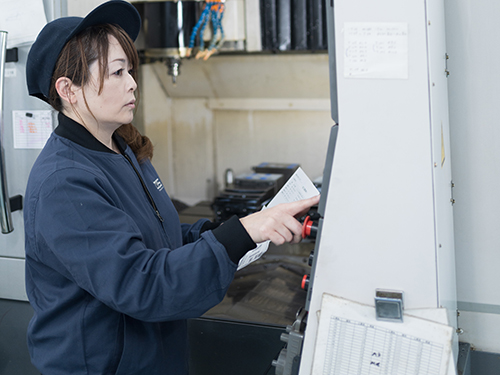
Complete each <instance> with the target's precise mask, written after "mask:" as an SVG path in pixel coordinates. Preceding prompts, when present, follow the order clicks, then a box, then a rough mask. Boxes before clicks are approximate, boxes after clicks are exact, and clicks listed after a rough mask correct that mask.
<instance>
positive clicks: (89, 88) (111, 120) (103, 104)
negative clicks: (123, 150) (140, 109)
mask: <svg viewBox="0 0 500 375" xmlns="http://www.w3.org/2000/svg"><path fill="white" fill-rule="evenodd" d="M108 38H109V50H108V66H107V69H108V72H107V74H106V75H105V76H104V82H103V88H102V92H101V93H100V94H99V92H98V91H99V66H98V62H97V61H96V62H94V63H92V64H91V65H90V73H91V79H90V81H89V83H88V84H87V85H85V99H86V100H87V103H88V105H89V108H90V110H91V111H92V113H91V114H90V113H88V109H87V108H86V106H85V101H84V100H83V93H82V92H81V90H78V93H77V95H79V96H80V98H79V99H81V100H78V103H79V107H80V108H79V109H78V111H79V113H80V114H84V113H85V114H86V115H87V116H84V117H85V122H86V123H88V121H90V122H91V123H95V120H97V126H98V127H99V128H101V129H102V130H104V129H103V128H105V129H106V130H108V131H114V130H116V129H118V128H119V127H120V126H121V125H123V124H128V123H131V122H132V119H133V118H134V109H135V95H134V92H135V90H136V89H137V83H136V82H135V80H134V78H133V77H132V75H131V69H132V67H131V64H130V61H129V60H128V58H127V56H126V55H125V52H124V51H123V48H122V47H121V46H120V44H119V43H118V41H117V40H116V38H115V37H113V36H109V37H108ZM82 111H83V112H82ZM92 115H94V117H95V119H93V117H92ZM88 116H90V117H88Z"/></svg>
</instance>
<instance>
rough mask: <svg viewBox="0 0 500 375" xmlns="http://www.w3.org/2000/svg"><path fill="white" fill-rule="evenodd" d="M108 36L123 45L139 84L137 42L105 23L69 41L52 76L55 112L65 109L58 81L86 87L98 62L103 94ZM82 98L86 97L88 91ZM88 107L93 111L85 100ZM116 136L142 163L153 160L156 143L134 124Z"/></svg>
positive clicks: (114, 26)
mask: <svg viewBox="0 0 500 375" xmlns="http://www.w3.org/2000/svg"><path fill="white" fill-rule="evenodd" d="M109 35H112V36H114V37H115V38H116V39H117V40H118V43H120V46H121V47H122V48H123V50H124V52H125V55H126V56H127V58H128V60H129V61H130V64H131V66H132V72H133V73H132V75H133V77H134V79H135V80H136V81H137V69H138V67H139V56H138V54H137V49H136V48H135V46H134V42H133V41H132V39H130V37H129V36H128V34H127V33H126V32H125V31H124V30H123V29H122V28H121V27H119V26H117V25H110V24H104V25H98V26H92V27H89V28H87V29H85V30H84V31H83V32H81V33H79V34H78V35H76V36H75V37H73V38H72V39H70V40H69V41H68V43H66V45H65V46H64V48H63V50H62V51H61V53H60V54H59V58H58V60H57V63H56V66H55V69H54V74H53V75H52V82H51V86H50V97H49V103H50V105H51V106H52V107H53V108H54V109H55V110H57V111H59V112H60V111H62V110H63V103H62V100H61V98H60V97H59V94H58V93H57V90H56V88H55V83H56V81H57V80H58V79H59V78H60V77H67V78H69V79H70V80H71V81H72V82H73V83H74V84H75V85H77V86H80V87H82V88H83V87H84V86H85V84H87V83H88V82H89V79H90V71H89V66H90V65H91V64H92V63H93V62H95V61H97V62H98V64H99V90H98V94H100V93H101V92H102V89H103V86H104V79H105V77H106V75H107V73H108V71H107V70H108V68H107V66H108V64H107V63H108V62H107V58H108V46H109V39H108V36H109ZM83 95H84V98H85V92H84V93H83ZM85 105H86V106H87V108H88V110H89V111H90V108H89V106H88V103H87V101H86V100H85ZM90 112H91V111H90ZM91 113H92V112H91ZM116 133H117V134H118V135H119V136H121V137H122V138H123V139H124V140H125V142H126V143H127V144H128V145H129V147H130V148H131V149H132V151H133V152H134V154H135V155H136V157H137V159H138V160H139V161H140V162H141V161H144V160H145V159H151V158H152V157H153V144H152V143H151V141H150V140H149V138H148V137H146V136H143V135H141V134H140V133H139V131H138V130H137V129H136V128H135V127H134V126H133V125H132V124H124V125H122V126H121V127H119V128H118V129H117V130H116Z"/></svg>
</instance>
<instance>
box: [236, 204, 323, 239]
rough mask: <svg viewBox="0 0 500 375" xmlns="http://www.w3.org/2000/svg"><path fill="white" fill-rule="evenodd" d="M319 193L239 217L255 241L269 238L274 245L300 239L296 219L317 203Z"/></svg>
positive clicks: (299, 229) (300, 227)
mask: <svg viewBox="0 0 500 375" xmlns="http://www.w3.org/2000/svg"><path fill="white" fill-rule="evenodd" d="M319 197H320V196H319V195H317V196H315V197H312V198H308V199H303V200H300V201H296V202H291V203H282V204H278V205H277V206H274V207H271V208H267V209H265V210H262V211H259V212H255V213H253V214H251V215H248V216H245V217H243V218H241V219H240V221H241V224H242V225H243V227H244V228H245V229H246V231H247V232H248V234H249V235H250V237H251V238H252V240H253V241H254V242H255V243H259V242H264V241H267V240H270V241H271V242H272V243H273V244H275V245H283V244H284V243H285V242H290V243H298V242H300V241H301V240H302V225H301V224H300V222H299V221H298V220H297V218H300V217H301V216H303V215H305V214H306V213H307V211H308V210H309V209H310V208H311V206H314V205H315V204H318V202H319Z"/></svg>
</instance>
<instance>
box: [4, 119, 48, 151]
mask: <svg viewBox="0 0 500 375" xmlns="http://www.w3.org/2000/svg"><path fill="white" fill-rule="evenodd" d="M12 124H13V128H14V148H33V149H38V148H40V149H41V148H43V146H45V143H46V142H47V139H49V137H50V134H51V133H52V130H53V128H52V111H50V110H48V111H46V110H37V111H12Z"/></svg>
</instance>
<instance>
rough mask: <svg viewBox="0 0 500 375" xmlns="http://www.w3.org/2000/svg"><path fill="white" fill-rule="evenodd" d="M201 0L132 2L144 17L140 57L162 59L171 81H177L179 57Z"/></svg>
mask: <svg viewBox="0 0 500 375" xmlns="http://www.w3.org/2000/svg"><path fill="white" fill-rule="evenodd" d="M200 4H204V2H201V1H158V2H153V1H148V2H145V3H136V4H135V6H136V7H137V9H138V10H139V12H140V13H141V15H142V18H143V20H144V22H143V29H142V34H143V43H144V50H143V51H141V54H142V58H143V59H144V60H145V61H146V62H155V61H163V62H165V64H166V65H167V68H168V74H169V75H170V76H171V77H172V82H173V83H176V82H177V77H178V76H179V74H180V66H181V59H182V58H184V57H185V56H186V51H187V48H188V45H189V39H190V34H191V31H192V30H193V28H194V26H195V24H196V21H197V19H198V17H199V13H200Z"/></svg>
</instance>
